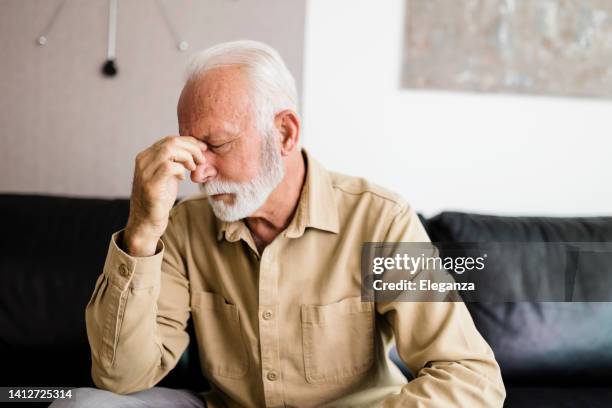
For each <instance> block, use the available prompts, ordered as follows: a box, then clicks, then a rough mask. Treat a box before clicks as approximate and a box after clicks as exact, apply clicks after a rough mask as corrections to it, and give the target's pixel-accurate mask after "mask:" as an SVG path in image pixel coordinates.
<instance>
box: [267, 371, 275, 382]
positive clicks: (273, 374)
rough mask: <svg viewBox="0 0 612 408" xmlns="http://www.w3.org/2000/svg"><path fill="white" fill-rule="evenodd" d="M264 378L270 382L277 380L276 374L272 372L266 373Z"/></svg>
mask: <svg viewBox="0 0 612 408" xmlns="http://www.w3.org/2000/svg"><path fill="white" fill-rule="evenodd" d="M266 378H267V379H268V380H270V381H276V380H278V373H277V372H276V371H274V370H271V371H268V374H267V375H266Z"/></svg>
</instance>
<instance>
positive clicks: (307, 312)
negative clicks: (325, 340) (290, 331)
mask: <svg viewBox="0 0 612 408" xmlns="http://www.w3.org/2000/svg"><path fill="white" fill-rule="evenodd" d="M372 310H373V305H372V302H362V301H361V296H353V297H348V298H345V299H342V300H341V301H339V302H336V303H330V304H327V305H301V314H302V316H301V317H302V322H304V323H314V324H325V323H326V322H329V321H334V320H336V319H337V318H340V317H342V316H346V315H349V314H353V313H364V312H367V313H371V312H372Z"/></svg>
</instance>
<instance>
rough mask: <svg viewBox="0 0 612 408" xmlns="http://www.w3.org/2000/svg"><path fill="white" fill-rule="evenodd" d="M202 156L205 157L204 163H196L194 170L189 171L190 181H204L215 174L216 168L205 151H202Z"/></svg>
mask: <svg viewBox="0 0 612 408" xmlns="http://www.w3.org/2000/svg"><path fill="white" fill-rule="evenodd" d="M204 157H205V158H206V163H204V164H197V165H196V168H195V170H194V171H192V172H191V181H193V182H194V183H205V182H206V181H208V180H209V179H210V178H212V177H214V176H216V175H217V169H216V168H215V166H214V165H213V163H212V162H211V160H210V155H209V154H208V152H207V151H205V152H204Z"/></svg>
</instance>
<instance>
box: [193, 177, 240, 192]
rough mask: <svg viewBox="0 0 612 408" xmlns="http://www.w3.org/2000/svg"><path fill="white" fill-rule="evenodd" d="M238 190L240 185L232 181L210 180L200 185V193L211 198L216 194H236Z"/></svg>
mask: <svg viewBox="0 0 612 408" xmlns="http://www.w3.org/2000/svg"><path fill="white" fill-rule="evenodd" d="M238 190H239V189H238V183H236V182H232V181H224V180H209V181H207V182H206V183H202V184H200V191H201V192H203V193H205V194H206V195H209V196H211V195H216V194H236V193H237V192H238Z"/></svg>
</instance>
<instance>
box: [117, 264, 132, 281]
mask: <svg viewBox="0 0 612 408" xmlns="http://www.w3.org/2000/svg"><path fill="white" fill-rule="evenodd" d="M129 274H130V271H129V270H128V267H127V265H126V264H121V266H119V275H121V276H123V277H124V278H127V276H128V275H129Z"/></svg>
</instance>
